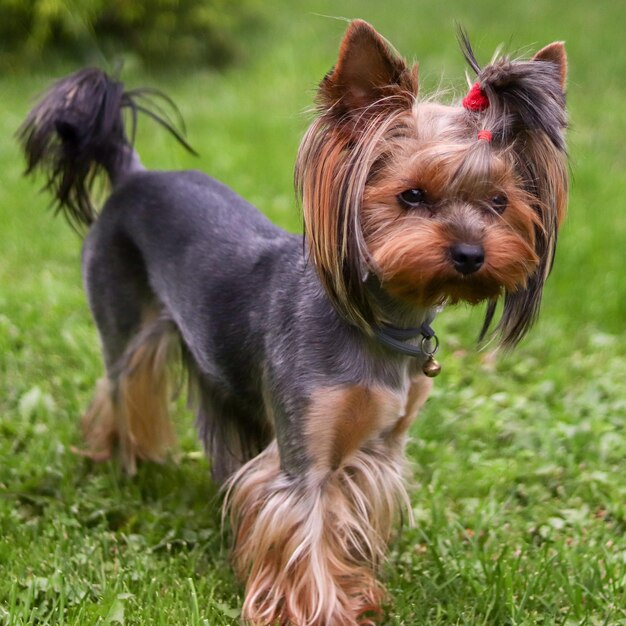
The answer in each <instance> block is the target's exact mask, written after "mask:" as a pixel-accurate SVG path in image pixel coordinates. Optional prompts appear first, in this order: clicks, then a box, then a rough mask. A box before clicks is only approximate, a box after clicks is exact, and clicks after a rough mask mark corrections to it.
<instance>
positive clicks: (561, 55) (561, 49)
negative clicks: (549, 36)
mask: <svg viewBox="0 0 626 626" xmlns="http://www.w3.org/2000/svg"><path fill="white" fill-rule="evenodd" d="M532 60H533V61H547V62H548V63H553V64H554V65H556V66H557V68H558V70H559V77H560V83H561V89H562V90H563V91H565V83H566V82H567V54H566V53H565V44H564V43H563V42H562V41H555V42H554V43H551V44H548V45H547V46H546V47H545V48H542V49H541V50H539V52H537V54H535V56H534V57H533V58H532Z"/></svg>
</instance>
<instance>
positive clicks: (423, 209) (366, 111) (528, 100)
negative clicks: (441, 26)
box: [296, 21, 567, 345]
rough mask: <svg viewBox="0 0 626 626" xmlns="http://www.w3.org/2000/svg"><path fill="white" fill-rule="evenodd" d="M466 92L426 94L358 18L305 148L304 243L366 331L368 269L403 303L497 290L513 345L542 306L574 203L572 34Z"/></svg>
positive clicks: (500, 64) (323, 90) (347, 312)
mask: <svg viewBox="0 0 626 626" xmlns="http://www.w3.org/2000/svg"><path fill="white" fill-rule="evenodd" d="M461 43H462V47H463V49H464V53H465V56H466V58H467V60H468V62H469V64H470V66H471V67H472V69H473V70H474V71H475V72H476V73H477V74H478V78H477V83H476V84H475V85H474V87H472V89H471V91H470V93H469V94H468V95H467V96H466V98H465V99H464V100H463V103H462V104H453V105H448V104H440V103H438V102H436V101H434V100H433V99H432V98H431V99H428V98H420V97H418V81H417V66H415V65H414V66H413V67H409V66H408V65H407V64H406V63H405V61H404V60H403V59H402V58H400V57H399V56H398V55H397V54H396V53H395V52H394V51H393V50H392V49H391V47H390V46H389V44H388V43H387V42H386V41H385V40H384V39H383V38H382V37H381V36H380V35H379V34H378V33H377V32H376V31H375V30H374V29H373V28H372V27H371V26H370V25H369V24H367V23H365V22H362V21H355V22H352V23H351V24H350V26H349V28H348V30H347V32H346V35H345V37H344V39H343V42H342V44H341V49H340V52H339V59H338V61H337V65H336V66H335V67H334V68H333V69H332V70H331V71H330V72H329V73H328V74H327V76H326V77H325V78H324V79H323V81H322V83H321V85H320V88H319V92H318V105H319V113H320V114H319V116H318V118H317V119H316V120H315V121H314V122H313V124H312V126H311V127H310V128H309V130H308V132H307V133H306V135H305V137H304V139H303V141H302V144H301V147H300V151H299V155H298V162H297V166H296V184H297V187H298V190H299V193H300V194H301V197H302V205H303V212H304V222H305V231H306V235H307V238H308V245H309V252H310V254H311V258H312V260H313V262H314V263H315V266H316V268H317V270H318V273H319V276H320V278H321V280H322V283H323V285H324V287H325V288H326V290H327V292H328V294H329V295H330V297H331V299H332V300H333V302H334V304H335V306H336V307H337V308H338V310H339V311H340V312H341V313H342V314H343V315H344V316H345V317H346V318H347V319H348V320H350V321H351V322H352V323H354V324H357V325H359V326H360V327H362V328H364V330H366V331H368V330H369V329H370V328H371V327H372V326H374V325H376V324H377V323H378V322H379V321H380V320H377V319H375V318H376V312H375V310H374V308H373V305H372V302H371V297H370V293H369V287H368V285H369V284H370V283H371V281H370V280H367V278H368V276H374V277H375V278H376V280H377V282H378V283H379V284H380V286H381V287H382V289H383V290H384V291H385V292H386V293H387V294H388V296H390V297H391V298H392V299H395V300H396V301H398V302H401V303H402V305H403V306H405V307H406V306H407V305H409V306H414V307H416V308H426V307H432V306H436V305H439V304H442V303H444V302H451V303H455V302H459V301H465V302H469V303H471V304H476V303H478V302H481V301H484V300H486V301H488V303H489V304H488V307H487V317H486V322H485V328H484V329H483V332H484V331H485V330H486V329H487V327H488V325H489V322H490V321H491V318H492V317H493V314H494V310H495V306H496V302H497V300H498V299H499V298H500V297H502V298H503V299H504V305H503V312H502V318H501V320H500V322H499V326H498V329H499V331H500V336H501V339H502V341H503V343H505V344H508V345H513V344H515V343H516V342H517V341H519V339H521V337H522V336H523V335H524V334H525V332H526V331H527V330H528V328H529V327H530V325H531V324H532V322H533V321H534V319H535V317H536V314H537V312H538V308H539V304H540V300H541V294H542V290H543V284H544V281H545V279H546V277H547V275H548V273H549V271H550V268H551V265H552V259H553V255H554V248H555V245H556V238H557V230H558V226H559V224H560V222H561V220H562V218H563V216H564V213H565V208H566V204H567V157H566V152H565V142H564V130H565V126H566V118H565V98H564V93H563V88H564V83H565V78H566V71H567V64H566V57H565V51H564V47H563V45H562V44H561V43H554V44H551V45H549V46H547V47H546V48H543V49H542V50H541V51H539V52H538V53H537V54H536V55H535V56H534V57H533V58H532V59H531V60H528V61H511V60H509V59H507V58H499V59H496V60H495V61H493V62H492V63H491V64H490V65H488V66H486V67H485V68H483V69H481V68H480V67H479V65H478V63H477V62H476V60H475V58H474V55H473V53H472V50H471V47H470V45H469V42H468V41H467V38H466V37H465V36H463V35H462V36H461Z"/></svg>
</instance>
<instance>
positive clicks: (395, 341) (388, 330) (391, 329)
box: [374, 322, 439, 359]
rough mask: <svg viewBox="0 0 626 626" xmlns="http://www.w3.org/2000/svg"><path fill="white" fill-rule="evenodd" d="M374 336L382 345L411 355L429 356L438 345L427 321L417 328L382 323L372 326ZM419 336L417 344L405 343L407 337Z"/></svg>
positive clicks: (414, 337)
mask: <svg viewBox="0 0 626 626" xmlns="http://www.w3.org/2000/svg"><path fill="white" fill-rule="evenodd" d="M374 334H375V335H376V338H377V339H378V340H379V341H380V343H382V344H383V345H384V346H387V347H388V348H391V349H392V350H395V351H396V352H400V354H405V355H407V356H412V357H421V358H422V359H424V358H427V359H428V358H431V357H432V356H433V355H434V354H435V352H437V348H438V347H439V339H438V338H437V335H436V334H435V331H434V330H433V329H432V328H431V327H430V324H429V322H424V323H423V324H422V325H421V326H420V327H419V328H398V327H396V326H391V325H389V324H383V325H381V326H376V327H375V328H374ZM417 337H421V338H422V340H421V341H420V342H419V345H416V346H415V345H412V344H410V343H406V342H407V341H408V340H409V339H416V338H417Z"/></svg>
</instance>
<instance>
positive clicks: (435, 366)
mask: <svg viewBox="0 0 626 626" xmlns="http://www.w3.org/2000/svg"><path fill="white" fill-rule="evenodd" d="M422 372H424V374H425V375H426V376H428V378H435V376H439V372H441V365H440V364H439V361H435V359H433V357H432V356H429V357H428V358H427V359H426V361H425V362H424V365H422Z"/></svg>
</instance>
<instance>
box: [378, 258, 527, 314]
mask: <svg viewBox="0 0 626 626" xmlns="http://www.w3.org/2000/svg"><path fill="white" fill-rule="evenodd" d="M500 274H501V272H497V271H494V270H493V268H490V267H489V266H488V265H485V266H484V267H482V268H480V269H479V270H476V271H474V272H471V273H468V274H463V273H462V272H458V271H456V270H453V269H451V270H450V271H448V272H442V273H440V274H438V275H434V276H433V275H430V276H428V277H427V280H420V279H419V278H421V277H419V276H414V277H413V278H414V280H398V279H397V278H398V277H394V279H390V280H388V281H383V287H384V289H385V290H386V291H387V292H388V293H389V294H390V295H391V296H394V297H397V298H399V299H400V300H402V301H404V302H409V303H411V304H413V305H414V306H418V307H424V308H430V307H433V306H438V305H441V304H443V303H449V304H457V303H460V302H466V303H468V304H471V305H476V304H479V303H480V302H484V301H486V300H492V299H494V298H497V297H498V296H500V295H501V294H502V293H503V292H504V291H509V292H514V291H517V290H518V289H521V288H523V287H524V286H525V285H526V283H527V279H528V274H524V275H523V276H521V275H518V276H516V277H515V279H513V278H512V277H511V276H506V275H505V276H504V277H503V278H504V280H503V279H502V277H501V276H500Z"/></svg>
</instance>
